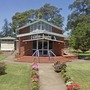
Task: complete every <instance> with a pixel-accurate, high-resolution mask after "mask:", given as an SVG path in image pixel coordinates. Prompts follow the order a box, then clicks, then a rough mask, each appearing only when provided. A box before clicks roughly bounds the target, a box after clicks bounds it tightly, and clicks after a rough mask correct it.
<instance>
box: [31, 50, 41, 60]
mask: <svg viewBox="0 0 90 90" xmlns="http://www.w3.org/2000/svg"><path fill="white" fill-rule="evenodd" d="M35 56H38V62H40V58H39V56H40V55H39V50H36V51H35V52H34V53H33V55H32V62H34V60H35Z"/></svg>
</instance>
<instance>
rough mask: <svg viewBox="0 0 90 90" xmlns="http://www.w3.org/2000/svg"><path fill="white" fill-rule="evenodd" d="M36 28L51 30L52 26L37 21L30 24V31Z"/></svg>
mask: <svg viewBox="0 0 90 90" xmlns="http://www.w3.org/2000/svg"><path fill="white" fill-rule="evenodd" d="M37 29H38V30H46V31H51V29H52V27H51V26H50V25H48V24H46V23H44V22H38V23H35V24H33V25H31V26H30V31H33V30H37Z"/></svg>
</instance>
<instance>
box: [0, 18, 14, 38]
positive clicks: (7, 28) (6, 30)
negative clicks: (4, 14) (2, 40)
mask: <svg viewBox="0 0 90 90" xmlns="http://www.w3.org/2000/svg"><path fill="white" fill-rule="evenodd" d="M0 34H1V37H3V36H13V30H12V28H11V23H9V22H8V20H7V19H4V26H3V27H2V31H1V32H0Z"/></svg>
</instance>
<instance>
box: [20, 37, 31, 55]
mask: <svg viewBox="0 0 90 90" xmlns="http://www.w3.org/2000/svg"><path fill="white" fill-rule="evenodd" d="M27 39H30V37H29V36H28V37H21V38H19V53H20V56H23V55H32V42H30V41H27V42H23V40H27Z"/></svg>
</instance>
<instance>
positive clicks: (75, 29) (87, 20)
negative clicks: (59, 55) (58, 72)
mask: <svg viewBox="0 0 90 90" xmlns="http://www.w3.org/2000/svg"><path fill="white" fill-rule="evenodd" d="M69 8H70V9H71V10H73V12H72V13H71V14H70V15H69V16H68V23H67V30H71V34H70V46H72V47H73V48H74V49H81V50H82V51H86V50H88V49H90V43H89V42H90V38H89V37H90V29H89V28H90V0H75V1H74V2H73V4H71V5H70V6H69Z"/></svg>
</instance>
